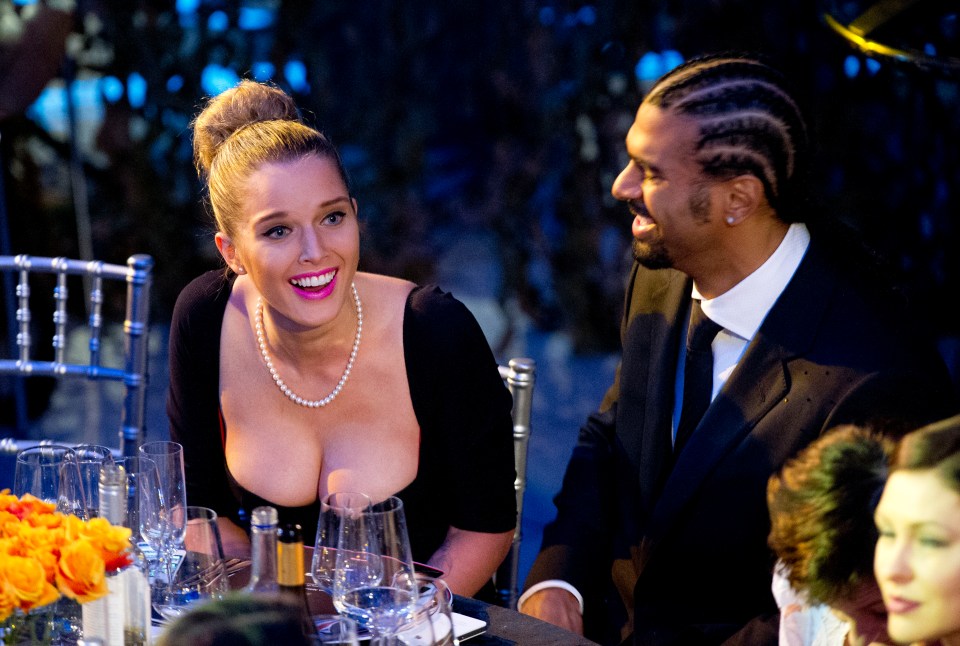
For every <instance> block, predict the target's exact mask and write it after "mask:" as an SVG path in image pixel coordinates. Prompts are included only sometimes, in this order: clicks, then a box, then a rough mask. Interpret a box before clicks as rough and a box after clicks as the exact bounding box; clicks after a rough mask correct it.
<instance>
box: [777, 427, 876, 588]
mask: <svg viewBox="0 0 960 646" xmlns="http://www.w3.org/2000/svg"><path fill="white" fill-rule="evenodd" d="M892 452H893V442H892V440H889V439H886V438H884V437H882V436H880V435H877V434H875V433H873V432H871V431H869V430H866V429H863V428H860V427H856V426H840V427H837V428H835V429H833V430H831V431H830V432H828V433H827V434H825V435H823V436H822V437H820V438H819V439H817V440H815V441H814V442H813V443H811V444H810V445H809V446H808V447H807V448H806V449H804V450H802V451H801V452H800V453H798V454H797V455H796V457H794V458H793V459H792V460H790V461H789V462H787V464H786V465H785V466H784V467H783V469H782V470H781V472H780V473H778V474H775V475H773V476H772V477H771V478H770V481H769V483H768V485H767V505H768V507H769V510H770V524H771V528H770V536H769V539H768V543H769V544H770V547H771V548H772V549H773V551H774V552H775V553H776V555H777V557H778V558H779V559H780V560H781V561H782V562H783V564H784V565H785V566H786V571H787V576H788V579H789V581H790V584H791V585H792V586H793V588H794V589H796V590H799V591H802V592H805V593H806V594H807V596H808V597H809V598H810V599H811V600H813V601H815V602H818V603H824V604H828V605H834V604H835V603H837V602H838V601H841V600H844V599H848V598H850V597H851V596H852V595H853V594H854V593H855V592H856V590H857V588H858V587H859V586H860V585H861V584H862V583H863V582H869V581H872V578H873V546H874V544H875V543H876V540H877V530H876V527H875V526H874V523H873V512H874V508H875V506H876V504H877V501H878V500H879V497H880V493H881V491H882V490H883V486H884V482H885V481H886V478H887V470H888V465H889V460H890V456H891V454H892Z"/></svg>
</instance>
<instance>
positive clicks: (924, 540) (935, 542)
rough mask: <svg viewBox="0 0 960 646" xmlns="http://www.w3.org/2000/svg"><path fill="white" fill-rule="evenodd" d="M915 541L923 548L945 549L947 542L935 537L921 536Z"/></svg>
mask: <svg viewBox="0 0 960 646" xmlns="http://www.w3.org/2000/svg"><path fill="white" fill-rule="evenodd" d="M917 540H918V542H919V543H920V544H921V545H923V546H924V547H946V545H947V541H945V540H943V539H940V538H937V537H935V536H921V537H919V538H918V539H917Z"/></svg>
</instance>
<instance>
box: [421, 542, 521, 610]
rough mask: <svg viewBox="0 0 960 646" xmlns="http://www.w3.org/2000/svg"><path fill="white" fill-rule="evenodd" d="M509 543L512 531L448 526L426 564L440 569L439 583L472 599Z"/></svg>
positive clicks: (492, 571) (497, 565) (506, 549)
mask: <svg viewBox="0 0 960 646" xmlns="http://www.w3.org/2000/svg"><path fill="white" fill-rule="evenodd" d="M512 542H513V530H510V531H508V532H500V533H498V534H488V533H486V532H470V531H467V530H465V529H457V528H456V527H451V528H450V531H448V532H447V538H446V540H445V541H444V542H443V545H441V546H440V548H439V549H438V550H437V551H436V552H434V553H433V556H431V557H430V560H429V561H428V563H427V564H428V565H432V566H433V567H435V568H438V569H440V570H443V572H444V575H443V580H444V581H446V582H447V585H448V586H450V590H452V591H453V593H454V594H459V595H460V596H463V597H472V596H473V595H475V594H476V593H477V592H478V591H479V590H480V588H482V587H483V586H484V584H486V583H487V582H488V581H489V580H490V577H492V576H493V573H494V572H496V570H497V568H498V567H499V566H500V563H502V562H503V559H504V558H506V556H507V553H509V552H510V544H511V543H512Z"/></svg>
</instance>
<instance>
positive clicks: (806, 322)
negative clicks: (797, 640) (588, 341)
mask: <svg viewBox="0 0 960 646" xmlns="http://www.w3.org/2000/svg"><path fill="white" fill-rule="evenodd" d="M807 139H808V131H807V127H806V124H805V120H804V118H803V116H802V114H801V110H800V109H799V107H798V105H797V101H796V99H795V97H794V95H793V94H792V93H791V92H790V91H789V90H788V89H787V85H786V82H785V79H784V78H783V77H782V75H781V74H780V73H779V72H778V71H776V70H775V69H774V68H772V67H770V66H769V65H767V64H765V63H764V62H762V61H761V60H759V59H757V58H752V57H746V56H741V55H714V56H707V57H702V58H697V59H694V60H690V61H688V62H687V63H685V64H683V65H682V66H680V67H678V68H676V69H675V70H673V71H672V72H670V73H668V74H667V75H666V76H664V77H663V78H661V79H660V80H659V81H658V82H657V83H656V84H655V85H654V86H653V88H652V89H651V90H650V92H649V94H648V95H647V96H646V97H645V98H644V100H643V102H642V104H641V105H640V108H639V110H638V111H637V114H636V119H635V121H634V123H633V125H632V127H631V128H630V131H629V132H628V133H627V137H626V151H627V154H628V156H629V161H628V163H627V165H626V167H625V168H624V169H623V171H622V172H621V173H620V175H619V176H618V177H617V179H616V180H615V181H614V184H613V188H612V192H613V195H614V196H615V197H616V198H617V199H619V200H621V201H623V202H624V203H625V204H626V206H627V210H628V211H629V213H630V216H631V218H632V225H631V226H632V233H633V237H634V242H633V251H634V255H635V257H636V262H635V263H634V266H633V268H632V270H631V273H630V276H629V282H628V284H627V289H626V302H625V310H624V319H623V322H622V328H621V342H622V346H623V352H622V357H621V362H620V366H619V368H618V370H617V375H616V379H615V381H614V383H613V385H612V386H611V388H610V389H609V391H608V392H607V394H606V396H605V398H604V400H603V402H602V403H601V405H600V408H599V410H598V411H597V412H596V413H594V414H592V415H591V416H590V417H589V418H588V420H587V422H586V424H585V425H584V426H583V427H582V428H581V430H580V435H579V438H578V442H577V445H576V447H575V448H574V450H573V454H572V456H571V459H570V462H569V464H568V465H567V470H566V474H565V476H564V481H563V486H562V489H561V491H560V492H559V494H558V495H557V497H556V499H555V503H556V506H557V516H556V519H555V520H554V521H553V522H552V523H551V524H550V525H548V526H547V528H546V529H545V531H544V539H543V545H542V548H541V551H540V554H539V555H538V557H537V560H536V562H535V563H534V565H533V567H532V569H531V571H530V574H529V576H528V579H527V582H526V591H525V592H524V595H523V596H522V597H521V601H520V609H521V611H522V612H524V613H526V614H530V615H533V616H536V617H539V618H541V619H544V620H546V621H550V622H551V623H555V624H558V625H561V626H564V627H566V628H568V629H570V630H573V631H575V632H583V633H585V634H586V635H587V636H588V637H590V638H591V639H593V640H595V641H598V642H600V643H603V644H617V643H621V642H622V643H624V644H657V645H660V644H678V645H682V646H696V645H697V644H721V643H728V644H749V645H751V646H756V645H763V644H776V643H777V621H778V612H777V607H776V604H775V602H774V599H773V596H772V594H771V579H772V571H773V564H774V560H775V559H774V557H773V555H772V554H771V552H770V551H769V549H768V547H767V543H766V539H767V535H768V533H769V529H770V524H769V516H768V512H767V508H766V503H765V491H766V483H767V479H768V478H769V477H770V475H771V474H773V473H775V472H777V471H778V470H779V469H780V467H781V466H782V465H783V464H784V462H785V461H786V460H787V459H788V458H790V457H791V456H792V455H793V454H795V453H796V452H797V451H799V450H800V449H801V448H803V447H804V446H805V445H807V444H808V443H809V442H810V441H811V440H813V439H814V438H816V437H818V436H819V435H820V434H821V433H823V432H824V431H826V430H827V429H829V428H831V427H833V426H835V425H837V424H841V423H852V424H867V423H872V424H873V425H874V427H877V428H886V429H888V432H890V433H891V434H897V433H899V432H902V431H905V430H908V429H910V428H912V427H916V426H918V425H919V424H921V423H924V422H926V421H932V420H934V419H941V418H943V417H945V416H947V415H948V414H950V413H952V412H954V411H956V410H957V403H956V401H955V393H954V390H953V387H952V384H951V382H950V379H949V376H948V372H947V370H946V367H945V365H944V363H943V361H942V360H941V358H940V357H939V355H938V354H937V352H936V349H935V346H934V344H933V343H932V342H930V341H929V340H928V338H927V337H926V336H925V333H924V332H923V326H922V325H918V324H917V322H916V321H914V320H911V312H910V311H909V310H908V308H906V307H905V306H904V305H903V303H902V302H901V301H900V300H899V299H898V297H897V296H896V295H895V292H894V291H893V290H892V289H891V290H888V289H885V288H884V287H883V284H882V281H881V280H880V278H879V274H878V273H876V272H874V271H873V270H872V269H870V267H871V265H869V264H868V263H866V262H865V261H863V260H862V258H861V256H860V255H859V252H858V247H859V245H856V244H852V243H849V242H847V241H846V240H845V239H844V238H841V237H839V234H838V233H836V231H835V230H834V229H835V227H833V226H831V224H830V219H829V216H830V214H829V213H828V212H825V211H824V210H823V209H815V208H812V207H810V206H809V205H807V203H806V200H805V195H804V193H803V191H802V190H801V184H802V183H801V181H800V180H801V178H802V176H803V173H804V165H805V164H806V163H807V155H808V150H807ZM838 230H839V229H837V231H838ZM837 251H839V253H837ZM692 310H699V311H702V313H703V314H705V315H706V317H707V318H708V319H710V320H711V321H713V322H714V324H715V325H714V326H713V327H714V330H713V332H714V333H715V336H713V338H712V342H711V341H710V338H709V337H708V338H707V340H706V346H705V347H706V349H707V350H708V351H707V352H703V351H700V352H698V351H697V350H696V349H693V350H691V351H690V352H689V354H690V355H691V356H690V360H691V362H692V361H693V360H694V357H695V355H703V354H706V360H707V362H708V363H707V367H706V369H705V371H704V372H705V374H706V375H707V382H706V385H705V387H704V395H703V404H702V407H701V409H700V410H703V407H705V412H703V413H700V412H696V413H693V412H691V413H688V412H687V407H686V406H685V405H683V404H684V399H685V395H684V392H683V391H684V372H688V373H690V374H691V375H693V374H694V373H695V372H697V369H695V368H694V367H692V366H693V364H692V363H688V362H687V357H686V355H687V351H686V343H685V338H686V336H687V327H688V321H689V319H690V317H691V311H692ZM698 316H699V312H698ZM717 330H719V331H717ZM691 343H693V342H691ZM711 355H712V367H711V366H710V364H709V361H710V358H711ZM701 374H704V373H701ZM689 390H693V388H692V387H691V388H689ZM690 399H691V400H692V399H693V396H692V395H691V396H690ZM678 426H679V427H680V432H679V433H678Z"/></svg>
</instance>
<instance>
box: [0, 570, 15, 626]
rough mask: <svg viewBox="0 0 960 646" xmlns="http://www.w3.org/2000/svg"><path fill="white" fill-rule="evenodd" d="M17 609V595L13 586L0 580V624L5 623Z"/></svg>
mask: <svg viewBox="0 0 960 646" xmlns="http://www.w3.org/2000/svg"><path fill="white" fill-rule="evenodd" d="M16 607H17V595H16V592H15V591H14V589H13V586H12V585H10V584H9V583H7V582H6V581H5V580H0V622H2V621H6V620H7V618H8V617H9V616H10V615H12V614H13V610H14V608H16Z"/></svg>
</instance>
